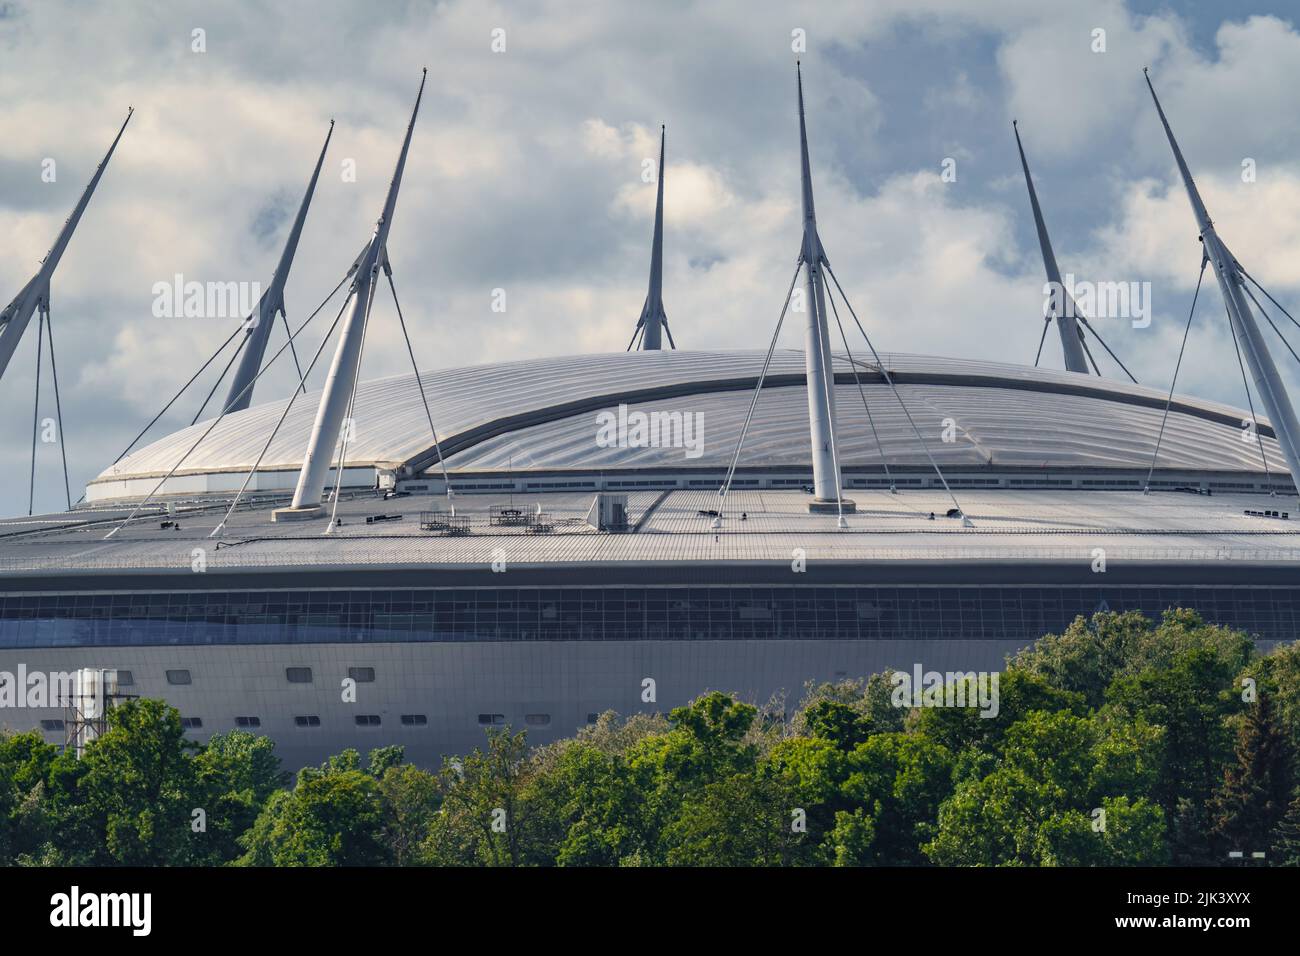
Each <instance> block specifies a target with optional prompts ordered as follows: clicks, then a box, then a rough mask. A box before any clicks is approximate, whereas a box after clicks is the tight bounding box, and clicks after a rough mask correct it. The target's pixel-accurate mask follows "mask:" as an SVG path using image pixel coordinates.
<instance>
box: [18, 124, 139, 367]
mask: <svg viewBox="0 0 1300 956" xmlns="http://www.w3.org/2000/svg"><path fill="white" fill-rule="evenodd" d="M134 112H135V109H134V108H130V109H128V110H127V111H126V119H125V120H123V121H122V128H121V129H119V130H118V131H117V136H115V137H113V145H111V146H109V147H108V152H107V153H105V154H104V158H103V159H102V160H101V161H100V163H99V166H97V167H96V168H95V175H93V176H91V177H90V182H89V183H88V184H87V185H86V188H85V190H84V191H83V192H82V194H81V199H80V200H78V201H77V205H76V206H75V207H74V208H73V210H72V214H71V215H70V216H68V218H67V220H66V221H65V222H64V223H63V228H62V229H61V230H59V235H58V238H56V239H55V240H54V245H53V246H51V247H50V251H49V252H48V253H46V254H45V258H44V259H42V260H41V268H40V269H39V270H38V271H37V273H36V275H34V276H32V278H31V279H29V280H28V282H27V284H26V285H25V286H23V287H22V289H21V291H19V293H18V295H16V296H15V297H14V300H13V301H12V302H10V303H9V304H8V305H7V306H6V307H5V309H4V311H3V312H0V376H3V375H4V373H5V369H6V368H8V367H9V360H10V359H11V358H13V354H14V350H15V349H17V348H18V342H19V341H20V340H21V339H22V337H23V333H24V332H25V331H26V330H27V323H28V322H30V321H31V318H32V315H33V314H34V313H35V312H36V310H37V309H38V308H39V309H40V310H41V311H42V312H44V311H46V310H47V309H48V308H49V305H50V278H51V277H52V276H53V275H54V270H55V269H56V268H58V265H59V260H60V259H61V258H63V251H64V250H65V249H66V248H67V247H68V242H69V240H71V239H72V234H73V232H75V231H76V228H77V223H79V222H80V221H81V215H82V213H84V212H85V211H86V206H87V205H89V204H90V197H91V196H93V195H94V193H95V187H96V186H98V185H99V180H100V177H102V176H103V175H104V170H105V169H107V168H108V161H109V160H110V159H112V158H113V150H115V149H117V143H118V140H120V139H121V138H122V134H123V133H124V132H125V131H126V124H127V123H129V122H131V114H133V113H134Z"/></svg>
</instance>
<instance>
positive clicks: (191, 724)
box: [181, 717, 203, 730]
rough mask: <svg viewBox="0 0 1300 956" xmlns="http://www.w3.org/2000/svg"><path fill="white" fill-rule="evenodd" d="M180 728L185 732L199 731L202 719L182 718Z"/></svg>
mask: <svg viewBox="0 0 1300 956" xmlns="http://www.w3.org/2000/svg"><path fill="white" fill-rule="evenodd" d="M181 726H182V727H184V728H185V729H186V730H200V729H201V728H202V727H203V718H202V717H182V718H181Z"/></svg>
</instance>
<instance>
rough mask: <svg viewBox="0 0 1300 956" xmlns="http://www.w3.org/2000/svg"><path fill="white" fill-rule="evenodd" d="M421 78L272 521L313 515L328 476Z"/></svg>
mask: <svg viewBox="0 0 1300 956" xmlns="http://www.w3.org/2000/svg"><path fill="white" fill-rule="evenodd" d="M427 77H428V70H425V71H424V73H423V74H422V75H421V77H420V90H419V92H418V93H417V94H416V97H415V107H414V108H413V109H412V110H411V120H410V123H408V124H407V127H406V138H405V139H404V140H403V141H402V150H401V152H400V153H399V154H398V157H397V166H396V168H395V169H394V170H393V178H392V181H391V182H390V183H389V185H388V195H387V197H386V198H385V200H384V208H383V211H382V212H381V213H380V216H379V221H378V222H377V223H376V224H375V229H374V233H373V234H372V235H371V237H370V242H369V243H368V244H367V245H366V247H365V249H364V250H363V251H362V253H361V256H360V257H359V259H358V260H357V266H356V271H355V273H354V277H353V279H352V288H351V290H350V294H351V297H352V310H351V312H350V313H349V314H348V317H347V319H346V320H345V322H344V324H343V330H342V332H341V333H340V334H339V342H338V347H337V348H336V349H335V352H334V360H333V362H332V363H331V364H330V370H329V374H328V375H327V376H326V379H325V388H324V391H323V392H322V393H321V399H320V405H319V406H318V407H317V409H316V421H315V424H313V425H312V430H311V438H310V440H309V441H308V442H307V450H306V452H305V453H304V455H303V462H302V471H301V472H299V474H298V484H297V487H296V488H295V490H294V493H293V502H292V504H291V505H290V506H289V507H288V508H279V509H277V510H276V511H275V513H274V518H275V520H277V521H283V520H293V519H295V518H314V517H317V516H319V515H320V513H321V497H322V495H323V494H324V491H325V480H326V478H328V476H329V470H330V465H331V463H332V460H333V457H334V450H335V447H336V446H337V444H338V442H339V438H340V433H341V431H342V428H343V424H344V421H343V420H344V417H345V415H346V413H347V411H348V408H349V406H350V405H351V402H352V396H353V394H354V393H355V391H356V385H357V378H358V375H359V373H360V367H361V345H362V342H363V341H364V340H365V333H366V323H367V320H368V319H369V317H370V306H371V303H372V302H373V301H374V295H375V287H376V280H377V279H378V277H379V271H380V269H385V270H387V268H388V231H389V229H390V228H391V227H392V224H393V213H394V211H395V209H396V208H397V193H398V190H399V188H400V187H401V185H402V171H403V170H404V169H405V167H406V155H407V152H408V151H409V150H410V147H411V134H412V133H414V131H415V118H416V116H417V115H418V114H419V112H420V99H421V97H423V96H424V83H425V79H427ZM345 464H346V462H344V461H343V460H342V458H340V461H339V465H338V467H339V469H340V477H341V475H342V469H343V468H344V466H345Z"/></svg>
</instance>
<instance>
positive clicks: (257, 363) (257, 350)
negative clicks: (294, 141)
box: [226, 120, 334, 412]
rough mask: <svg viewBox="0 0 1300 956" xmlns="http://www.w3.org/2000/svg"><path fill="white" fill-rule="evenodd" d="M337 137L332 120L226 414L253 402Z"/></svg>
mask: <svg viewBox="0 0 1300 956" xmlns="http://www.w3.org/2000/svg"><path fill="white" fill-rule="evenodd" d="M333 135H334V121H333V120H330V128H329V132H328V133H326V134H325V145H324V146H322V147H321V150H320V158H319V159H317V160H316V169H315V171H314V172H312V174H311V182H309V183H308V184H307V192H306V193H304V194H303V197H302V203H301V205H299V207H298V215H297V217H296V218H295V219H294V221H293V228H292V229H290V230H289V238H288V239H286V240H285V243H284V251H283V252H281V253H280V262H279V265H277V266H276V267H275V272H274V273H272V275H271V285H270V287H269V288H268V289H267V290H266V291H265V292H263V293H262V298H261V299H260V300H258V303H257V307H256V309H255V310H254V312H253V314H252V315H250V316H249V319H250V320H251V321H249V322H248V323H247V324H248V331H247V332H246V333H245V334H244V351H243V354H242V355H241V356H240V358H239V365H238V366H237V367H236V369H235V377H234V378H233V379H231V382H230V393H229V394H228V395H227V396H226V411H228V412H237V411H240V410H241V409H245V408H247V407H248V406H249V404H250V403H251V402H252V400H253V387H254V386H253V379H255V378H256V377H257V373H258V372H260V371H261V370H262V356H263V355H265V354H266V343H267V341H268V340H269V339H270V337H271V326H273V325H274V324H275V318H276V316H277V315H285V309H284V284H285V283H286V282H288V281H289V270H290V269H291V268H293V256H294V253H295V252H297V251H298V238H299V237H300V236H301V235H302V226H303V223H304V222H306V221H307V208H308V207H309V206H310V205H311V198H312V195H313V194H314V193H315V192H316V180H317V179H319V178H320V170H321V164H322V163H324V162H325V151H326V150H327V149H329V145H330V137H331V136H333Z"/></svg>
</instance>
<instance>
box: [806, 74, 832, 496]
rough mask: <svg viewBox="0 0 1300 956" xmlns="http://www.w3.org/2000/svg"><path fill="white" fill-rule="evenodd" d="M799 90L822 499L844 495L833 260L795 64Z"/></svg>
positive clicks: (812, 406) (817, 488) (809, 342)
mask: <svg viewBox="0 0 1300 956" xmlns="http://www.w3.org/2000/svg"><path fill="white" fill-rule="evenodd" d="M795 74H796V82H797V85H798V89H799V157H800V164H801V166H800V168H801V177H802V194H803V245H802V246H801V248H800V252H799V258H800V260H801V261H802V262H803V265H804V269H805V275H806V277H807V282H806V294H807V302H806V303H805V307H806V308H807V311H808V326H807V329H806V331H805V335H804V366H805V369H806V370H807V378H808V424H809V429H810V434H809V438H810V442H811V446H812V464H813V493H814V495H815V496H816V498H817V499H818V500H819V501H822V502H835V501H839V500H840V498H841V494H840V475H839V469H838V468H837V467H836V461H835V450H834V441H835V438H834V434H835V388H834V381H833V379H832V378H831V374H830V369H831V348H830V334H829V332H828V327H827V322H826V291H825V286H824V283H823V278H822V269H823V267H824V266H826V265H828V264H829V263H828V262H827V260H826V253H825V252H824V251H823V249H822V243H821V239H820V237H819V236H818V235H817V213H816V210H815V208H814V206H813V189H812V171H811V166H810V164H809V161H808V131H807V128H806V125H805V121H804V109H803V72H802V70H801V68H800V66H799V64H798V63H796V64H795Z"/></svg>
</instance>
